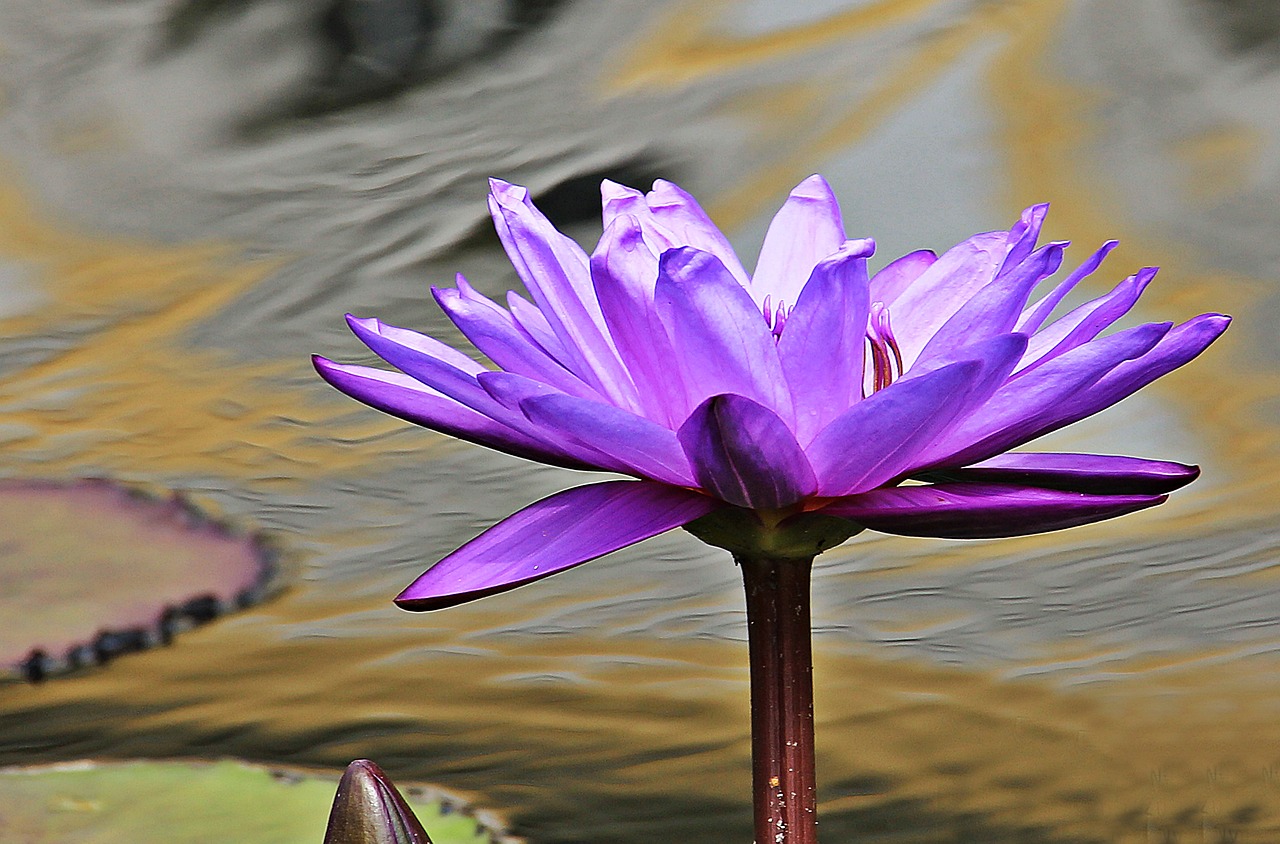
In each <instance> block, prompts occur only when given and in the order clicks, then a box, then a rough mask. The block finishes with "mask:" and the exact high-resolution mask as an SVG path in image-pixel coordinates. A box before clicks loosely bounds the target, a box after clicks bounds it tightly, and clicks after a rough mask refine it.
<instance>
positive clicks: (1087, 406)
mask: <svg viewBox="0 0 1280 844" xmlns="http://www.w3.org/2000/svg"><path fill="white" fill-rule="evenodd" d="M1230 324H1231V317H1229V316H1224V315H1222V314H1201V315H1200V316H1198V317H1195V318H1194V319H1190V320H1188V321H1187V322H1184V323H1183V324H1182V325H1179V326H1177V327H1175V328H1174V329H1173V330H1171V331H1169V332H1168V333H1167V334H1165V335H1164V336H1163V337H1162V338H1161V339H1160V341H1159V343H1157V344H1156V345H1155V347H1154V348H1152V349H1151V350H1150V351H1148V352H1147V353H1146V354H1144V355H1142V356H1140V357H1137V358H1135V359H1130V360H1125V361H1123V362H1121V363H1120V364H1119V365H1118V366H1116V367H1114V368H1112V369H1111V370H1110V371H1108V372H1107V373H1106V374H1105V375H1103V376H1102V377H1101V378H1100V379H1098V380H1097V381H1095V382H1094V383H1093V384H1092V385H1091V386H1090V387H1089V388H1088V389H1087V390H1082V391H1080V392H1078V393H1072V394H1070V395H1069V396H1066V397H1065V400H1064V401H1062V402H1061V403H1059V404H1058V405H1057V407H1056V408H1055V410H1056V413H1054V415H1053V416H1052V417H1050V418H1049V419H1047V420H1045V422H1044V423H1043V424H1042V425H1041V426H1040V427H1039V428H1038V429H1037V431H1036V432H1035V433H1034V434H1032V435H1030V436H1025V437H1021V438H1019V439H1018V440H1016V441H1015V442H1014V443H1013V444H1012V445H1010V446H1008V447H1009V448H1013V447H1014V446H1017V445H1021V444H1022V443H1024V442H1027V441H1028V440H1030V439H1033V438H1034V437H1038V436H1041V435H1043V434H1047V433H1049V432H1050V431H1056V430H1057V429H1059V428H1061V427H1063V426H1064V425H1070V424H1071V423H1072V422H1077V421H1079V420H1081V419H1084V418H1085V417H1087V416H1092V415H1093V414H1095V413H1097V412H1098V411H1100V410H1102V409H1104V408H1107V407H1110V406H1111V405H1113V404H1115V403H1116V402H1118V401H1120V400H1121V399H1124V398H1127V397H1128V396H1130V395H1132V394H1133V393H1135V392H1137V391H1138V390H1140V389H1142V388H1143V387H1145V386H1146V385H1148V384H1150V383H1151V382H1152V381H1154V380H1156V379H1157V378H1159V377H1161V376H1162V375H1167V374H1169V373H1170V372H1172V371H1173V370H1175V369H1177V368H1178V367H1180V366H1182V365H1183V364H1185V363H1188V362H1190V361H1191V360H1193V359H1195V358H1196V356H1198V355H1199V354H1200V353H1201V352H1203V351H1204V350H1205V349H1207V348H1208V347H1209V344H1210V343H1212V342H1213V341H1214V340H1217V339H1218V337H1220V336H1221V335H1222V332H1224V331H1226V330H1227V326H1228V325H1230ZM1112 336H1116V335H1112ZM1105 339H1107V338H1103V340H1105ZM1098 342H1101V341H1097V340H1095V341H1094V343H1090V344H1089V345H1094V344H1096V343H1098ZM1062 357H1066V355H1063V356H1062ZM1061 359H1062V358H1057V359H1055V360H1061ZM1052 365H1053V363H1048V364H1046V365H1045V367H1044V368H1046V369H1047V368H1048V367H1050V366H1052ZM1037 371H1039V370H1037ZM1032 377H1034V373H1033V375H1032ZM1002 450H1003V449H1002Z"/></svg>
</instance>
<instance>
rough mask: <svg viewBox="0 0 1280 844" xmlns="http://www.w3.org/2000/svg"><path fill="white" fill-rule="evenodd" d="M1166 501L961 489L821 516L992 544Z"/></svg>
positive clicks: (906, 490)
mask: <svg viewBox="0 0 1280 844" xmlns="http://www.w3.org/2000/svg"><path fill="white" fill-rule="evenodd" d="M1166 498H1167V496H1164V495H1088V494H1086V493H1082V492H1067V491H1063V490H1051V489H1040V488H1038V487H1019V486H1008V485H1004V484H968V483H956V484H936V485H933V486H903V487H896V488H890V489H874V490H871V491H870V492H864V493H862V494H861V495H853V496H849V497H848V498H844V499H841V500H838V501H836V502H833V503H832V504H829V505H828V506H827V507H824V508H823V509H822V510H821V511H820V512H822V513H825V514H828V515H832V516H840V517H842V518H846V519H850V520H852V521H855V522H857V523H858V524H860V525H863V526H864V527H868V528H870V529H871V530H878V531H880V532H882V533H896V534H900V535H902V536H936V537H942V538H945V539H990V538H995V537H1001V536H1025V535H1027V534H1033V533H1044V532H1046V531H1051V530H1062V529H1063V528H1069V527H1075V526H1077V525H1085V524H1089V523H1091V522H1100V521H1102V520H1103V519H1111V518H1114V517H1116V516H1123V515H1124V514H1126V513H1132V512H1133V511H1135V510H1142V509H1143V508H1146V507H1152V506H1154V505H1156V504H1160V503H1162V502H1163V501H1164V500H1165V499H1166Z"/></svg>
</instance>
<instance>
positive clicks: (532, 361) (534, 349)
mask: <svg viewBox="0 0 1280 844" xmlns="http://www.w3.org/2000/svg"><path fill="white" fill-rule="evenodd" d="M431 295H433V296H434V297H435V302H436V304H438V305H439V306H440V310H443V311H444V314H445V316H448V318H449V319H451V320H452V321H453V324H454V325H457V327H458V330H460V332H462V334H463V336H465V337H466V338H467V339H468V341H471V345H472V346H475V347H476V348H479V350H480V351H481V352H484V353H485V355H488V356H489V360H492V361H493V362H495V364H498V366H502V368H503V369H506V370H508V371H512V373H517V374H520V375H525V377H526V378H532V379H535V380H539V382H543V383H547V384H550V385H553V387H556V388H557V389H559V391H563V392H567V393H571V394H573V396H599V393H596V392H595V389H593V388H591V387H590V385H588V384H585V383H582V380H581V379H580V378H577V377H576V375H575V374H573V373H571V371H568V370H567V369H564V368H563V366H561V365H559V364H558V362H557V361H556V360H554V359H552V357H550V356H548V355H547V353H545V352H544V351H543V350H541V348H539V347H538V346H536V345H534V343H532V342H531V341H530V338H529V336H527V334H525V333H524V332H521V330H520V329H518V328H517V327H516V323H515V320H512V318H511V314H508V312H507V311H506V310H504V309H503V307H502V306H499V305H498V304H495V302H493V301H490V300H488V298H485V297H483V296H480V295H479V293H475V292H474V291H472V292H470V295H468V293H466V292H465V291H463V289H451V288H440V287H433V288H431ZM385 328H387V327H383V330H381V332H380V334H381V337H369V336H366V334H362V333H361V332H360V330H358V329H357V328H356V327H355V325H353V327H352V330H355V332H356V333H357V334H360V336H361V339H364V341H365V343H366V345H367V346H369V347H370V348H372V350H374V351H375V352H378V355H379V356H380V357H383V359H384V360H385V361H387V362H389V364H392V365H394V366H397V368H399V369H402V370H404V371H406V373H408V374H411V375H413V377H415V378H422V380H425V383H429V384H431V385H434V387H438V388H439V389H442V391H444V392H449V391H448V389H445V388H444V387H442V385H439V384H436V383H434V382H433V380H430V378H429V377H426V375H424V374H421V373H420V371H413V370H412V369H410V368H412V366H415V361H413V360H412V357H411V356H408V355H406V353H404V352H403V351H402V350H401V351H397V350H394V348H393V347H392V345H390V341H393V339H403V338H399V337H396V338H393V337H390V336H387V332H385ZM419 366H421V364H420V365H419ZM479 371H484V370H483V368H481V369H479V370H474V371H472V374H476V373H479ZM449 394H453V393H449ZM454 397H456V398H458V400H460V401H463V402H466V403H468V405H470V403H471V402H470V401H467V400H466V398H462V397H461V396H454Z"/></svg>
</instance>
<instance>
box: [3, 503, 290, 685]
mask: <svg viewBox="0 0 1280 844" xmlns="http://www.w3.org/2000/svg"><path fill="white" fill-rule="evenodd" d="M273 556H274V555H273V554H272V553H271V551H270V549H269V548H268V547H267V545H266V544H265V543H264V542H263V541H262V540H261V539H260V538H258V537H253V536H241V535H237V534H236V533H235V532H233V531H231V530H229V529H227V528H226V527H224V526H222V525H220V524H218V523H217V522H215V521H213V520H212V519H210V518H208V517H207V516H205V515H203V514H202V513H201V512H200V511H199V510H197V509H196V508H195V507H193V506H192V505H191V504H190V503H188V502H186V501H185V500H183V499H182V498H179V497H176V496H166V497H156V496H149V495H145V494H142V493H140V492H138V491H135V490H131V489H128V488H125V487H122V486H119V485H116V484H112V483H109V482H106V481H88V480H86V481H76V482H73V483H66V484H58V483H52V482H40V481H3V482H0V617H3V618H4V619H5V623H4V624H3V625H0V665H4V664H8V665H11V666H15V667H16V668H17V669H18V670H19V671H20V672H21V673H22V674H23V675H24V676H26V677H27V679H30V680H41V679H43V678H44V677H45V676H46V675H48V674H49V673H53V672H57V671H62V670H65V669H68V668H76V667H80V666H83V665H87V664H101V663H104V662H107V661H108V660H110V659H112V658H114V657H116V656H118V655H120V654H122V653H128V652H130V651H137V650H144V649H146V648H148V647H151V646H153V645H156V644H166V643H168V642H169V641H170V639H171V638H172V637H173V635H174V634H176V633H178V632H181V630H183V629H185V628H187V627H191V626H196V625H199V624H203V623H204V622H207V621H210V620H212V619H213V618H216V617H217V616H219V615H221V614H222V613H224V612H226V611H227V610H229V609H232V608H234V607H237V606H244V605H247V604H251V603H256V602H257V600H259V599H260V598H261V596H262V594H263V591H264V588H265V584H266V583H267V581H268V580H269V578H270V576H271V573H272V570H273V568H274V565H273Z"/></svg>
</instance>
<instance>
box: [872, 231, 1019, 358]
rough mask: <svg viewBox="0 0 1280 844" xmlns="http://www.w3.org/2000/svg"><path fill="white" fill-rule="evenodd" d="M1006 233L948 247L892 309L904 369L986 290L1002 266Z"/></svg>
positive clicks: (974, 238) (988, 233)
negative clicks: (963, 307) (958, 313)
mask: <svg viewBox="0 0 1280 844" xmlns="http://www.w3.org/2000/svg"><path fill="white" fill-rule="evenodd" d="M1008 237H1009V233H1008V232H986V233H984V234H975V235H974V236H973V237H971V238H969V239H968V240H966V241H964V242H963V243H960V244H957V245H956V246H953V247H951V248H950V249H948V250H947V251H946V252H945V253H943V254H942V257H940V258H938V260H937V261H935V262H934V263H933V264H932V265H930V267H929V268H928V269H926V270H925V271H924V272H923V273H921V274H920V276H919V278H917V279H916V280H915V281H913V282H912V283H911V284H910V285H909V286H908V287H907V289H906V290H904V291H903V292H902V294H901V295H900V296H898V298H897V300H896V301H895V302H894V303H893V308H892V312H893V330H894V334H895V335H896V336H897V339H898V345H899V346H900V347H901V349H902V354H903V357H904V359H905V361H906V364H907V366H910V365H911V363H912V362H914V361H915V359H916V357H917V356H918V355H919V354H920V350H921V349H923V348H924V346H925V344H926V343H928V342H929V338H930V337H932V336H933V335H934V334H935V333H936V332H937V330H938V329H939V328H940V327H942V324H943V323H945V322H946V321H947V320H948V319H950V318H951V316H952V314H954V313H955V312H956V311H958V310H959V309H960V308H961V306H963V305H964V303H965V302H968V301H969V300H970V299H972V298H973V296H974V294H975V293H977V292H978V291H979V290H981V289H982V288H983V287H985V286H986V285H987V284H989V283H990V282H991V281H992V280H993V279H994V278H995V275H996V270H997V269H998V268H999V267H1000V264H1001V262H1002V261H1003V260H1004V256H1005V252H1006V250H1007V243H1006V242H1007V240H1008Z"/></svg>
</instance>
